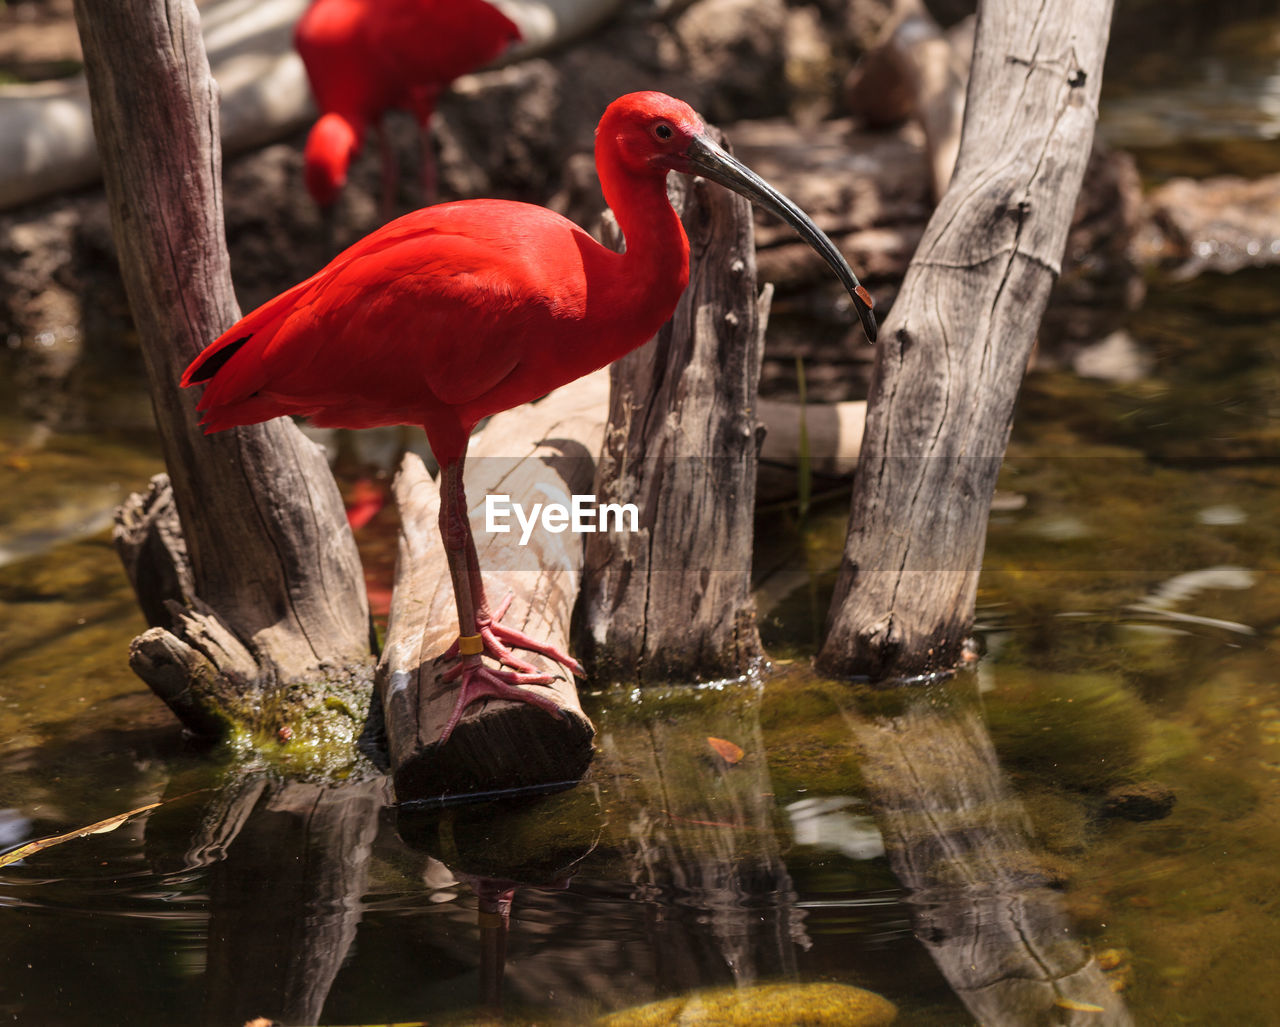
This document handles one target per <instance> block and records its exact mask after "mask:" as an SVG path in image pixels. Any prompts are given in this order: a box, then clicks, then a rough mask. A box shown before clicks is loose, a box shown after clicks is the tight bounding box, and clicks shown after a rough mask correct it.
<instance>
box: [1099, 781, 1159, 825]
mask: <svg viewBox="0 0 1280 1027" xmlns="http://www.w3.org/2000/svg"><path fill="white" fill-rule="evenodd" d="M1177 801H1178V797H1177V796H1176V795H1174V793H1173V789H1171V788H1166V787H1165V786H1164V785H1161V784H1156V783H1155V782H1154V781H1143V782H1141V783H1139V784H1128V785H1116V786H1115V787H1114V788H1112V789H1110V790H1109V791H1108V792H1107V795H1106V798H1105V799H1103V800H1102V807H1101V809H1099V811H1098V815H1099V816H1101V817H1103V818H1104V819H1107V818H1110V819H1117V820H1139V821H1140V820H1163V819H1164V818H1165V817H1167V816H1168V815H1169V814H1170V813H1172V812H1173V806H1174V803H1176V802H1177Z"/></svg>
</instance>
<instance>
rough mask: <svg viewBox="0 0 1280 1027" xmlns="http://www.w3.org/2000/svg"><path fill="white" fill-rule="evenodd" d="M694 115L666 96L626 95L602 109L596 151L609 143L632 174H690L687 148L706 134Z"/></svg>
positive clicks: (653, 94)
mask: <svg viewBox="0 0 1280 1027" xmlns="http://www.w3.org/2000/svg"><path fill="white" fill-rule="evenodd" d="M706 131H707V129H706V126H705V125H704V124H703V123H702V119H701V118H700V117H698V114H697V112H696V111H695V110H694V109H693V108H692V107H690V106H689V105H688V104H687V103H685V102H684V101H683V100H677V99H676V98H675V97H674V96H667V94H666V93H655V92H645V93H628V94H627V95H626V96H620V97H618V99H616V100H614V101H613V103H611V104H609V106H608V107H607V108H606V109H605V112H604V115H603V117H601V118H600V124H599V126H598V127H597V128H596V140H597V142H596V149H597V153H599V150H600V147H601V144H602V143H605V144H607V143H612V149H613V150H614V152H615V153H616V154H617V158H618V162H619V163H620V164H621V165H622V166H623V167H624V168H625V169H626V170H627V171H630V172H631V173H632V174H652V173H653V172H654V171H661V172H664V173H665V172H667V171H683V172H685V173H689V171H690V166H689V161H688V152H689V147H690V145H691V144H692V143H693V141H694V140H695V139H697V138H700V137H702V136H705V135H706Z"/></svg>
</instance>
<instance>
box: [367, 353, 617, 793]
mask: <svg viewBox="0 0 1280 1027" xmlns="http://www.w3.org/2000/svg"><path fill="white" fill-rule="evenodd" d="M606 387H607V379H606V375H605V373H604V372H596V374H594V375H590V376H588V377H587V378H583V379H580V380H578V381H576V382H573V383H572V384H570V385H567V386H565V387H563V388H561V389H558V390H557V391H555V392H553V393H552V394H551V395H550V396H548V397H546V398H545V399H543V400H542V401H541V402H539V403H537V404H534V405H533V406H531V407H521V408H518V409H516V410H513V411H508V412H506V413H504V414H499V415H498V416H496V417H494V418H493V419H492V420H491V421H490V422H489V423H488V424H487V425H486V426H485V428H484V429H483V430H482V431H481V432H480V433H479V434H478V435H477V436H476V437H475V438H473V439H472V442H471V445H470V447H469V449H468V456H467V473H466V478H467V481H466V489H467V495H468V501H469V503H470V507H471V511H472V529H473V531H474V533H475V538H476V550H477V552H478V554H479V558H480V567H481V569H482V571H483V573H484V579H485V588H486V590H487V592H488V594H489V597H490V600H491V601H492V602H493V603H498V602H500V601H501V600H502V599H503V597H504V596H505V595H507V594H508V593H514V598H513V600H512V603H511V606H510V608H509V609H508V611H507V613H506V616H505V617H504V618H503V623H504V624H508V625H510V626H513V627H516V628H518V629H520V630H521V631H524V632H525V633H526V634H529V635H531V636H533V637H534V638H537V639H540V640H542V641H547V642H550V643H551V644H553V645H556V646H558V647H560V648H561V649H567V647H568V640H569V619H570V616H571V614H572V612H573V604H574V600H575V599H576V597H577V588H578V577H579V573H580V571H581V567H582V543H581V537H580V536H578V535H576V534H574V533H572V532H567V531H566V532H563V533H559V534H556V533H552V532H548V531H546V530H543V529H542V528H539V529H537V530H535V531H534V532H533V533H532V534H531V536H530V538H529V540H528V544H527V545H524V546H522V545H520V544H519V536H520V530H519V528H518V526H517V528H516V530H515V531H511V532H507V533H498V532H489V531H487V530H485V516H484V497H485V496H486V495H487V494H489V493H503V494H508V495H510V496H511V498H512V501H513V502H520V503H522V504H524V505H525V507H526V508H531V507H532V505H533V503H535V502H560V503H565V504H567V503H568V501H569V497H570V496H572V495H573V494H575V493H578V494H583V493H587V492H588V491H589V490H590V488H591V481H592V477H593V475H594V471H595V460H594V454H595V453H596V452H597V451H598V449H599V445H600V438H601V434H602V431H603V422H602V417H601V413H602V410H603V407H604V402H605V390H606ZM395 492H396V500H397V503H398V504H399V506H400V514H401V531H400V551H399V556H398V559H397V562H396V581H395V591H394V593H393V598H392V606H391V616H390V620H389V621H388V624H387V637H386V644H385V647H384V649H383V654H382V661H381V663H380V664H379V667H378V674H377V687H378V694H379V696H380V697H381V701H382V704H383V713H384V717H385V721H386V733H387V747H388V751H389V754H390V758H391V770H392V774H393V776H394V779H395V788H396V796H397V798H398V799H399V800H400V801H401V802H405V801H411V800H418V799H431V798H435V797H438V796H443V795H459V794H477V793H479V794H484V793H489V792H496V791H500V790H519V789H526V788H527V789H534V788H546V787H549V786H564V785H567V784H571V783H573V782H574V781H576V780H577V779H578V778H579V777H580V776H581V775H582V773H583V771H585V769H586V767H587V764H588V763H589V761H590V759H591V739H592V736H593V733H594V729H593V728H592V726H591V721H590V720H589V719H588V718H587V716H586V714H584V713H583V712H582V707H581V705H580V703H579V701H578V695H577V689H576V686H575V684H574V682H573V681H572V679H571V678H570V677H569V675H568V673H567V672H566V671H565V670H564V668H562V667H560V666H559V665H557V664H554V663H552V662H550V661H548V660H544V659H543V658H542V657H539V656H534V655H533V654H530V653H523V652H522V653H520V654H519V655H521V656H522V657H529V658H530V660H531V662H533V663H534V664H536V665H538V666H539V667H544V668H545V669H546V670H548V671H550V672H551V673H555V674H557V675H558V677H557V680H556V681H555V682H553V683H552V684H550V685H545V686H538V685H531V686H528V687H529V688H531V689H537V690H539V691H541V692H542V693H543V694H545V695H548V696H550V697H551V698H553V699H554V700H555V702H556V703H557V705H558V706H559V707H560V709H561V713H562V716H561V717H560V718H556V717H553V716H551V715H550V714H548V713H545V712H543V711H542V710H540V709H538V708H536V707H534V706H530V705H527V704H524V703H510V702H502V701H498V700H487V701H485V702H483V703H479V704H477V705H475V706H473V707H471V709H470V710H469V711H468V713H467V714H466V715H465V716H464V717H463V719H462V720H461V722H460V723H459V724H458V726H457V727H456V728H455V729H454V732H453V734H452V736H451V737H450V738H449V740H448V742H447V743H445V744H444V745H441V744H440V743H439V738H440V734H441V732H442V730H443V729H444V725H445V723H446V721H447V720H448V719H449V715H450V713H452V711H453V706H454V702H455V701H456V698H457V692H456V689H455V687H454V686H452V685H448V684H443V683H442V682H441V681H440V675H441V673H442V672H443V671H445V670H447V669H448V668H449V666H450V665H451V662H452V661H449V662H446V661H442V660H440V659H439V657H440V655H441V654H442V653H443V652H444V651H445V650H446V649H447V648H448V647H449V646H450V645H451V644H452V643H453V641H454V639H455V638H457V635H458V618H457V611H456V609H455V606H454V596H453V589H452V586H451V584H450V578H449V571H448V564H447V562H446V559H445V552H444V546H443V544H442V542H441V541H440V535H439V529H438V526H437V517H438V511H439V493H438V491H437V489H436V485H435V482H434V481H432V480H431V478H430V477H429V476H428V475H427V473H426V470H425V468H424V467H423V466H422V462H421V461H420V460H418V459H417V458H416V457H413V456H409V457H406V458H405V461H404V463H403V464H402V465H401V469H400V473H399V475H398V476H397V479H396V485H395Z"/></svg>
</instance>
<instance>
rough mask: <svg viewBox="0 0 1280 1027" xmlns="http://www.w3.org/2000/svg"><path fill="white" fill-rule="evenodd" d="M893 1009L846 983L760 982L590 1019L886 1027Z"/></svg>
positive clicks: (636, 1023) (657, 1024)
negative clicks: (881, 1026) (760, 983)
mask: <svg viewBox="0 0 1280 1027" xmlns="http://www.w3.org/2000/svg"><path fill="white" fill-rule="evenodd" d="M897 1016H898V1008H897V1006H895V1005H894V1004H893V1003H892V1002H890V1001H889V1000H888V999H886V998H882V997H881V996H879V995H877V994H876V993H875V992H872V991H866V990H864V989H862V988H854V987H851V986H850V985H847V984H764V985H758V986H757V987H754V988H741V989H739V988H721V989H719V990H716V991H702V992H695V993H693V994H692V995H681V996H679V997H677V998H671V999H664V1000H663V1001H661V1002H652V1003H650V1004H649V1005H647V1006H641V1007H639V1008H638V1009H625V1010H623V1011H622V1012H619V1013H614V1014H612V1015H611V1016H606V1017H604V1018H602V1019H600V1020H597V1021H596V1025H597V1027H624V1025H625V1027H664V1025H666V1024H673V1023H679V1024H686V1025H689V1027H693V1025H696V1024H717V1025H724V1027H729V1025H742V1027H749V1025H752V1024H759V1025H761V1027H764V1025H774V1024H782V1023H802V1024H806V1025H807V1027H822V1025H825V1024H830V1025H831V1027H880V1025H884V1024H891V1023H893V1021H894V1020H895V1019H896V1018H897Z"/></svg>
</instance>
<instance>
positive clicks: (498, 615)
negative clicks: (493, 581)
mask: <svg viewBox="0 0 1280 1027" xmlns="http://www.w3.org/2000/svg"><path fill="white" fill-rule="evenodd" d="M512 598H513V596H511V595H508V596H507V597H506V598H505V599H504V600H503V601H502V603H501V604H499V606H498V609H497V610H495V611H494V613H493V615H492V617H490V619H489V620H488V621H487V622H485V623H482V624H479V625H477V631H478V632H479V635H480V640H481V646H482V651H481V652H480V653H473V654H469V655H466V656H461V653H460V649H461V642H462V639H461V638H459V639H458V640H457V641H455V642H454V643H453V645H451V646H450V647H449V648H448V649H447V650H446V651H445V652H444V654H443V656H442V657H441V658H442V659H457V658H459V657H460V656H461V662H460V663H459V664H458V665H457V666H456V667H451V668H450V669H449V670H447V671H445V673H444V674H442V675H441V680H442V681H445V682H452V681H459V680H460V681H461V684H460V685H459V688H458V699H457V702H456V703H455V704H454V707H453V713H452V714H451V715H450V717H449V721H448V723H447V724H445V727H444V731H443V732H442V733H441V735H440V741H441V742H445V741H448V739H449V736H450V735H451V734H452V733H453V729H454V728H455V727H457V726H458V722H459V721H460V720H461V719H462V715H463V713H465V712H466V709H467V707H468V706H470V705H471V704H472V703H474V702H476V701H477V700H479V699H487V698H492V699H506V700H509V701H511V702H526V703H530V704H531V705H533V706H537V707H538V708H539V709H543V710H546V711H547V712H548V713H551V714H554V715H555V716H557V717H563V716H564V714H563V713H562V712H561V710H560V707H559V705H558V704H557V703H556V702H555V701H554V700H552V699H549V698H547V697H546V696H543V695H539V694H538V693H537V692H531V691H529V690H528V689H525V688H522V687H521V686H522V685H547V684H550V683H551V682H552V681H554V680H555V675H554V674H546V673H540V672H539V671H538V669H537V668H536V667H535V666H534V665H533V664H531V663H529V662H527V661H525V660H522V659H520V658H519V657H518V656H516V655H515V653H513V652H512V651H511V649H510V648H509V646H514V647H516V648H519V649H527V650H529V651H530V652H535V653H539V654H541V655H542V656H545V657H547V658H548V659H551V660H555V662H556V663H559V664H560V665H561V666H563V667H564V668H565V669H566V670H568V671H569V672H570V673H573V674H577V675H579V676H581V675H582V674H583V673H584V671H583V669H582V665H581V664H580V663H579V662H578V661H577V660H575V659H574V658H573V657H572V656H570V655H569V654H568V653H566V652H563V651H562V650H560V649H558V648H556V647H555V646H553V645H550V644H548V643H546V642H539V641H538V640H537V639H534V638H531V637H529V636H528V635H526V634H525V633H524V632H522V631H518V630H516V629H515V628H509V627H506V626H504V625H503V624H502V623H500V621H501V619H502V616H503V614H505V613H506V612H507V609H508V607H510V605H511V600H512ZM485 656H488V657H490V658H491V659H493V660H496V661H497V662H498V664H499V665H500V666H499V667H489V666H487V665H486V664H485V663H484V662H483V658H484V657H485ZM506 667H509V668H511V669H510V670H507V669H503V668H506Z"/></svg>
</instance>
